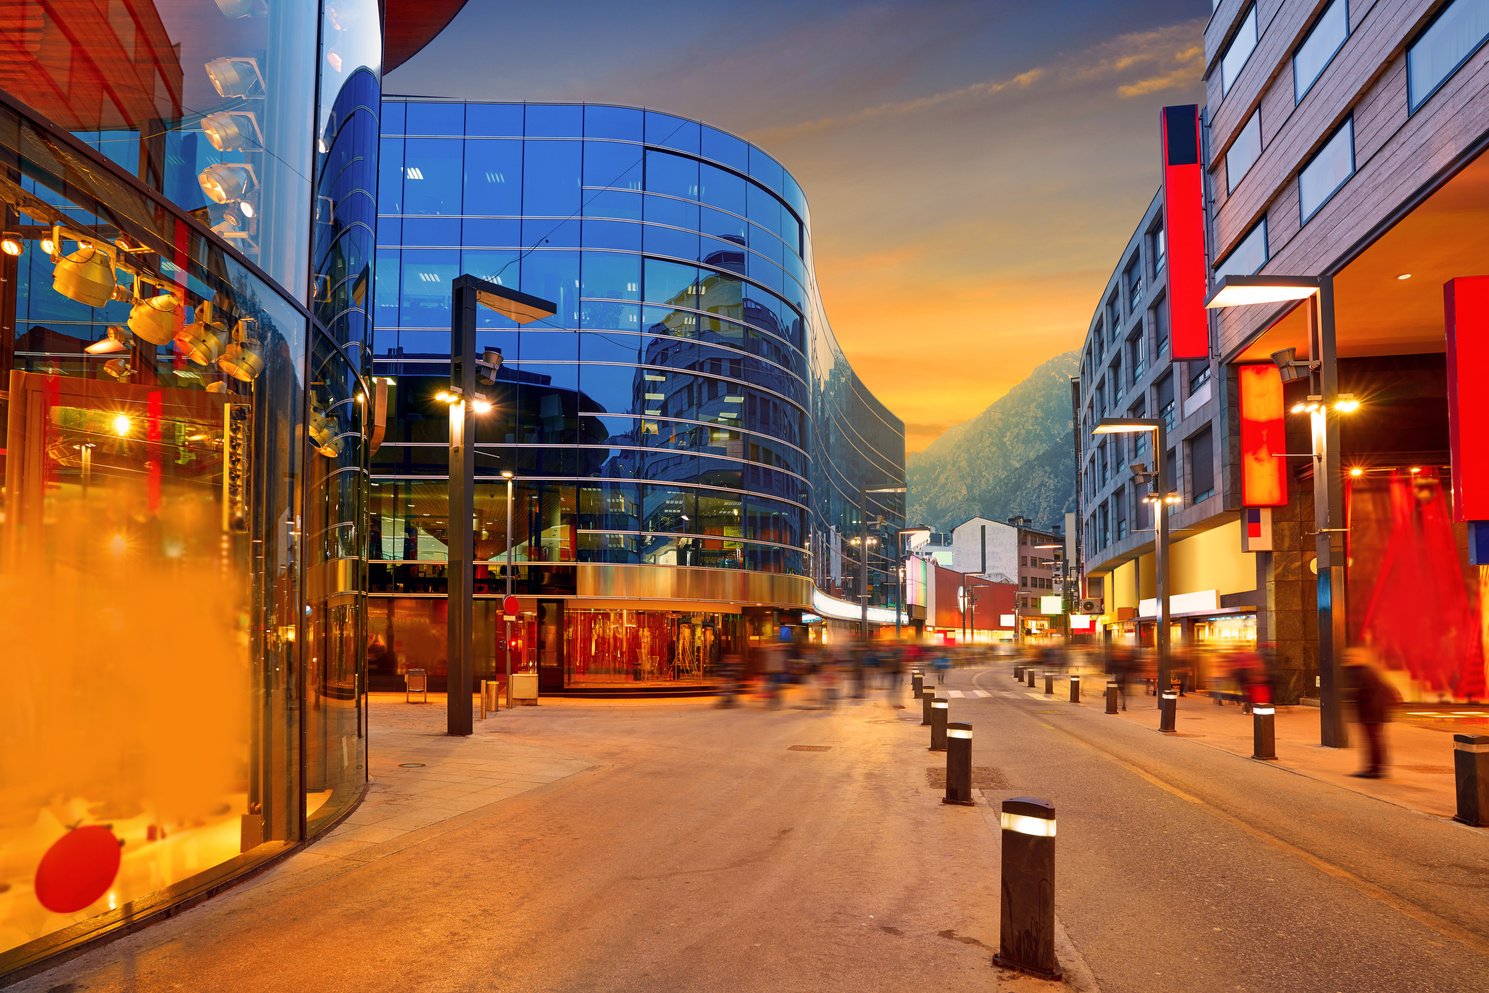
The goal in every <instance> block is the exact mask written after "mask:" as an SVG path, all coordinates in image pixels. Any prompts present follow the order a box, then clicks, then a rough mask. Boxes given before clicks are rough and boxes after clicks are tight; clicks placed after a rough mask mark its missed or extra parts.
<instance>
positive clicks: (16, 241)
mask: <svg viewBox="0 0 1489 993" xmlns="http://www.w3.org/2000/svg"><path fill="white" fill-rule="evenodd" d="M25 251H26V239H25V238H22V237H21V235H20V232H18V231H7V232H5V233H4V234H0V252H4V253H5V254H6V255H9V256H11V257H15V256H17V255H20V254H22V253H23V252H25Z"/></svg>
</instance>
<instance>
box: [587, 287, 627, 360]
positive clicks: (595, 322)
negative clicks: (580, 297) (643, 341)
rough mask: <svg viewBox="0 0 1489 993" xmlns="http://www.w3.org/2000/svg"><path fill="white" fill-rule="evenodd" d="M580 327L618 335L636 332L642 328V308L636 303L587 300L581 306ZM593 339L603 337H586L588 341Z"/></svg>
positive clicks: (590, 335) (593, 335) (595, 335)
mask: <svg viewBox="0 0 1489 993" xmlns="http://www.w3.org/2000/svg"><path fill="white" fill-rule="evenodd" d="M579 325H580V327H583V328H587V329H593V328H599V329H603V330H606V331H614V332H617V333H618V332H621V331H636V330H639V329H640V327H641V308H640V307H638V306H636V305H635V304H634V303H615V302H611V301H605V300H585V301H583V302H581V303H580V304H579ZM591 337H595V338H598V337H603V336H601V335H597V334H588V335H585V338H586V339H589V338H591ZM581 347H587V346H581ZM586 354H588V353H586Z"/></svg>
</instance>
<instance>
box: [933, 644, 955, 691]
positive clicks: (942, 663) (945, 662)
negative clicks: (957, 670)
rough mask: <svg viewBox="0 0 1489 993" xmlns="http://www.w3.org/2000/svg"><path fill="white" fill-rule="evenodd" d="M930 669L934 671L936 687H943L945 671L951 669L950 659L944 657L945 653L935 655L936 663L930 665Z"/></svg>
mask: <svg viewBox="0 0 1489 993" xmlns="http://www.w3.org/2000/svg"><path fill="white" fill-rule="evenodd" d="M931 667H932V668H933V669H935V670H936V685H937V686H945V685H946V670H947V669H950V668H951V659H949V658H947V657H946V652H945V651H940V652H937V653H936V661H934V662H932V663H931Z"/></svg>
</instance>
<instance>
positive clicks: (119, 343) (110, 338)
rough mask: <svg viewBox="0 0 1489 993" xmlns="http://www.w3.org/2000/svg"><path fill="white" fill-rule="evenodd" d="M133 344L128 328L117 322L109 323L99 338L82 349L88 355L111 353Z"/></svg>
mask: <svg viewBox="0 0 1489 993" xmlns="http://www.w3.org/2000/svg"><path fill="white" fill-rule="evenodd" d="M133 345H134V335H133V334H132V333H131V332H130V330H129V328H124V327H120V326H119V325H117V324H111V325H109V330H108V333H107V334H106V335H104V336H103V337H102V338H100V339H99V340H97V341H95V342H93V344H91V345H88V346H86V347H85V348H84V349H83V351H85V352H87V353H88V354H89V355H112V354H114V353H115V352H122V351H125V350H127V349H129V348H130V347H132V346H133Z"/></svg>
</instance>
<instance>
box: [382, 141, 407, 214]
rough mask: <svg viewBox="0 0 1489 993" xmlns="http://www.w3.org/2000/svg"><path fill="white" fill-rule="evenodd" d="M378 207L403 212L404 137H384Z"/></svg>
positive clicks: (391, 212)
mask: <svg viewBox="0 0 1489 993" xmlns="http://www.w3.org/2000/svg"><path fill="white" fill-rule="evenodd" d="M377 209H378V210H379V211H380V212H381V213H384V214H401V213H403V139H402V138H384V139H383V140H382V144H381V148H380V150H379V152H378V160H377Z"/></svg>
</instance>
